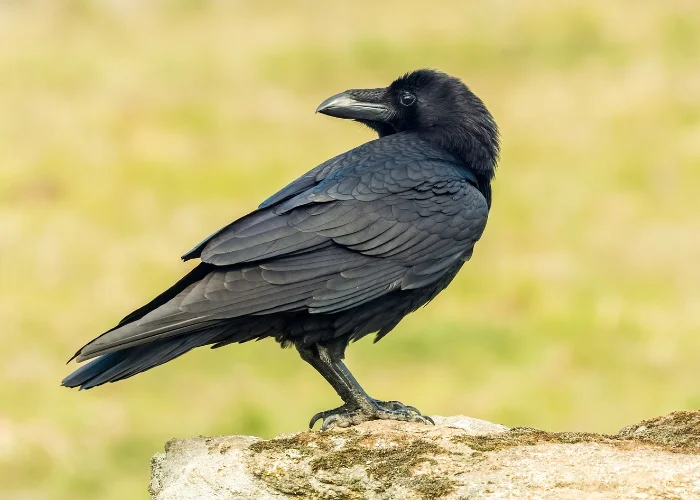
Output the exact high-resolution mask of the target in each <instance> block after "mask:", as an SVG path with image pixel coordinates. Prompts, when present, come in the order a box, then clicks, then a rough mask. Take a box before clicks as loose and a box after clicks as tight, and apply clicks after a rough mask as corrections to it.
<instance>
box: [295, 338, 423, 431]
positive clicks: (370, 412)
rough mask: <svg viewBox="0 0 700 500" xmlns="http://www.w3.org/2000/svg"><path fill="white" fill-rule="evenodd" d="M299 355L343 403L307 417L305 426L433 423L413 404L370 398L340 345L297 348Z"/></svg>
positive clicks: (324, 427)
mask: <svg viewBox="0 0 700 500" xmlns="http://www.w3.org/2000/svg"><path fill="white" fill-rule="evenodd" d="M297 350H298V351H299V354H300V355H301V358H302V359H303V360H304V361H306V362H307V363H309V364H310V365H311V366H313V367H314V368H315V369H316V371H318V372H319V373H320V374H321V375H322V376H323V378H325V379H326V380H327V381H328V383H329V384H331V386H332V387H333V389H335V391H336V392H337V393H338V396H340V398H341V399H342V400H343V402H344V403H345V404H343V405H342V406H339V407H338V408H334V409H332V410H327V411H322V412H320V413H317V414H316V415H314V416H313V417H312V418H311V422H310V423H309V427H313V426H314V424H315V423H316V422H317V421H318V420H322V421H323V424H322V426H321V429H322V430H325V429H328V428H330V427H333V426H338V427H349V426H351V425H357V424H359V423H362V422H366V421H368V420H378V419H385V420H403V421H410V422H423V423H426V424H427V423H431V424H432V423H434V422H433V420H432V419H431V418H430V417H424V416H422V415H421V414H420V412H419V411H418V410H417V409H416V408H414V407H413V406H406V405H404V404H403V403H400V402H398V401H379V400H376V399H374V398H371V397H370V396H369V395H367V393H366V392H365V390H364V389H363V388H362V386H361V385H360V384H359V382H358V381H357V380H356V379H355V377H354V376H353V375H352V373H350V370H348V368H347V367H346V366H345V363H343V361H342V359H341V358H342V348H341V349H337V348H336V349H333V348H329V347H327V346H321V345H316V346H315V347H312V348H305V347H297Z"/></svg>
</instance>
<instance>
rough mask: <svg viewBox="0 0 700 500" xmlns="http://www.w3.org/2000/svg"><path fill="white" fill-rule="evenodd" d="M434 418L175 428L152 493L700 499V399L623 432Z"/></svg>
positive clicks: (156, 460) (159, 459) (170, 499)
mask: <svg viewBox="0 0 700 500" xmlns="http://www.w3.org/2000/svg"><path fill="white" fill-rule="evenodd" d="M434 419H435V423H436V425H435V426H434V427H433V426H426V425H423V424H414V423H402V422H389V421H374V422H367V423H364V424H362V425H359V426H357V427H353V428H350V429H337V430H331V431H326V432H320V431H315V432H301V433H298V434H289V435H282V436H279V437H277V438H275V439H272V440H269V441H265V440H262V439H258V438H255V437H248V436H222V437H210V438H206V437H199V438H192V439H173V440H171V441H169V442H168V443H167V444H166V446H165V453H159V454H157V455H155V456H154V457H153V460H152V468H153V473H152V478H151V484H150V488H149V489H150V492H151V498H152V499H153V500H185V499H188V500H192V499H197V500H199V499H201V500H204V499H207V500H223V499H234V498H235V499H237V498H241V499H256V500H264V499H283V498H312V499H317V498H318V499H326V498H328V499H331V498H336V499H354V498H357V499H364V498H368V499H394V498H396V499H414V498H415V499H431V498H449V499H467V498H469V499H472V498H499V499H501V498H547V499H570V498H593V499H607V498H611V499H612V498H614V499H618V498H635V499H640V498H641V499H644V498H648V499H650V498H664V499H692V498H698V499H700V411H695V412H689V411H684V412H674V413H671V414H670V415H667V416H664V417H658V418H655V419H650V420H646V421H644V422H640V423H639V424H635V425H631V426H628V427H625V428H624V429H622V430H621V431H620V432H619V433H618V434H615V435H601V434H592V433H581V432H556V433H555V432H546V431H541V430H537V429H533V428H526V427H515V428H512V429H508V428H506V427H504V426H502V425H497V424H492V423H489V422H485V421H483V420H477V419H473V418H469V417H463V416H458V417H447V418H444V417H434Z"/></svg>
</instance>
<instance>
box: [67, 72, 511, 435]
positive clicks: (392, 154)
mask: <svg viewBox="0 0 700 500" xmlns="http://www.w3.org/2000/svg"><path fill="white" fill-rule="evenodd" d="M316 111H317V112H319V113H323V114H326V115H329V116H334V117H337V118H348V119H351V120H355V121H357V122H360V123H363V124H365V125H367V126H368V127H370V128H372V129H373V130H374V131H376V132H377V133H378V135H379V138H378V139H375V140H373V141H370V142H367V143H366V144H363V145H361V146H359V147H357V148H355V149H353V150H351V151H348V152H346V153H343V154H341V155H340V156H336V157H335V158H332V159H330V160H328V161H326V162H325V163H322V164H321V165H319V166H317V167H316V168H314V169H313V170H311V171H310V172H308V173H306V174H304V175H302V176H301V177H299V178H298V179H297V180H295V181H294V182H292V183H291V184H289V185H288V186H286V187H284V188H283V189H282V190H280V191H279V192H277V193H276V194H274V195H273V196H272V197H270V198H268V199H267V200H265V201H264V202H263V203H262V204H261V205H260V207H259V208H258V209H257V210H255V211H253V212H251V213H250V214H248V215H246V216H244V217H242V218H240V219H238V220H237V221H235V222H232V223H231V224H229V225H228V226H226V227H224V228H222V229H220V230H219V231H217V232H216V233H214V234H212V235H211V236H209V237H208V238H207V239H205V240H204V241H203V242H201V243H200V244H199V245H197V246H196V247H195V248H193V249H192V250H190V251H189V252H188V253H186V254H185V255H184V256H183V259H184V260H189V259H194V258H199V259H200V260H201V263H200V264H199V265H198V266H197V267H196V268H194V269H193V270H192V271H191V272H190V273H189V274H187V275H186V276H185V277H184V278H182V279H181V280H180V281H178V282H177V283H176V284H175V285H173V286H172V287H171V288H169V289H168V290H166V291H165V292H163V293H162V294H160V295H159V296H158V297H156V298H155V299H153V300H152V301H151V302H149V303H148V304H146V305H145V306H143V307H141V308H140V309H137V310H136V311H134V312H132V313H131V314H129V315H128V316H126V317H125V318H124V319H123V320H122V321H121V322H120V323H119V324H118V325H117V326H116V327H114V328H112V329H111V330H109V331H107V332H106V333H104V334H102V335H101V336H99V337H97V338H96V339H94V340H93V341H91V342H90V343H88V344H87V345H86V346H85V347H83V348H82V349H80V350H79V351H78V352H77V353H76V354H75V356H74V357H73V358H72V359H75V358H77V360H78V361H84V360H87V359H91V358H96V359H94V360H93V361H92V362H90V363H89V364H87V365H85V366H83V367H81V368H79V369H77V370H76V371H74V372H73V373H71V374H70V375H69V376H68V377H66V378H65V379H64V380H63V385H64V386H68V387H80V388H81V389H90V388H92V387H95V386H98V385H101V384H104V383H106V382H116V381H117V380H122V379H125V378H128V377H131V376H132V375H136V374H137V373H140V372H143V371H146V370H148V369H150V368H153V367H154V366H157V365H160V364H163V363H166V362H168V361H170V360H172V359H174V358H176V357H178V356H180V355H182V354H184V353H186V352H187V351H189V350H190V349H193V348H195V347H200V346H204V345H212V347H214V348H216V347H221V346H224V345H228V344H232V343H240V342H247V341H249V340H258V339H262V338H266V337H272V338H274V339H275V340H276V341H277V342H279V343H280V344H281V345H282V346H283V347H284V346H294V347H295V348H296V349H297V351H298V352H299V354H300V355H301V358H302V359H303V360H304V361H306V362H307V363H309V364H310V365H311V366H313V367H314V368H315V369H316V370H317V371H318V372H319V373H320V374H321V375H322V376H323V377H324V378H325V379H326V380H327V381H328V383H329V384H331V386H333V389H335V391H336V392H337V393H338V395H339V396H340V397H341V399H342V400H343V402H344V404H343V405H342V406H340V407H339V408H335V409H333V410H328V411H323V412H320V413H318V414H316V415H315V416H314V417H313V418H312V419H311V423H310V426H311V427H313V425H314V423H315V422H316V421H318V420H319V419H322V421H323V422H322V428H324V429H326V428H328V427H330V426H333V425H337V426H343V427H345V426H350V425H355V424H358V423H360V422H363V421H366V420H373V419H393V420H408V421H420V422H432V421H431V420H430V418H429V417H424V416H422V415H421V414H420V412H419V411H418V410H416V409H415V408H414V407H412V406H406V405H404V404H402V403H400V402H398V401H379V400H376V399H373V398H371V397H370V396H368V395H367V393H366V392H365V391H364V390H363V389H362V387H361V386H360V385H359V384H358V382H357V380H355V378H354V377H353V376H352V374H351V373H350V371H349V370H348V369H347V367H346V366H345V364H344V363H343V358H344V354H345V348H346V347H347V345H348V343H349V342H350V341H351V340H352V341H355V340H358V339H360V338H362V337H364V336H365V335H368V334H370V333H375V332H376V333H377V335H376V339H375V341H377V340H379V339H381V338H382V337H384V336H385V335H386V334H387V333H389V332H390V331H391V330H392V329H393V328H394V327H395V326H396V325H397V324H398V323H399V322H400V321H401V319H402V318H403V317H404V316H406V315H407V314H408V313H410V312H412V311H415V310H416V309H417V308H418V307H420V306H422V305H424V304H426V303H427V302H429V301H430V300H431V299H433V298H434V297H435V296H436V295H437V294H438V293H440V292H441V291H442V290H443V289H444V288H445V287H446V286H447V285H448V284H449V283H450V282H451V281H452V279H453V278H454V277H455V275H456V274H457V272H458V271H459V269H460V268H461V267H462V265H463V264H464V262H465V261H467V260H469V258H470V257H471V255H472V251H473V249H474V245H475V243H476V242H477V241H478V240H479V238H480V237H481V234H482V232H483V231H484V227H485V226H486V219H487V217H488V214H489V208H490V206H491V180H492V178H493V176H494V172H495V168H496V163H497V160H498V153H499V142H498V129H497V127H496V123H495V122H494V120H493V118H492V116H491V114H490V113H489V112H488V110H487V109H486V107H485V106H484V104H483V102H482V101H481V100H480V99H479V98H478V97H477V96H476V95H474V94H473V93H472V92H471V91H470V90H469V89H468V88H467V86H466V85H464V84H463V83H462V82H461V81H460V80H459V79H457V78H454V77H451V76H449V75H446V74H444V73H440V72H438V71H433V70H426V69H423V70H418V71H414V72H412V73H409V74H406V75H405V76H402V77H401V78H399V79H397V80H396V81H394V82H393V83H392V84H391V85H390V86H389V87H387V88H378V89H366V90H348V91H346V92H343V93H340V94H337V95H334V96H333V97H330V98H328V99H326V100H325V101H323V102H322V103H321V105H320V106H319V107H318V109H317V110H316Z"/></svg>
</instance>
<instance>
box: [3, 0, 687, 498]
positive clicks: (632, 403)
mask: <svg viewBox="0 0 700 500" xmlns="http://www.w3.org/2000/svg"><path fill="white" fill-rule="evenodd" d="M424 66H430V67H437V68H440V69H442V70H444V71H447V72H449V73H452V74H454V75H458V76H460V77H462V78H464V79H465V81H466V82H467V83H468V84H469V85H470V86H471V87H472V88H473V89H474V90H475V91H476V92H477V93H478V94H479V95H480V96H481V97H482V98H483V99H484V100H485V101H486V103H487V105H488V106H489V108H490V109H491V110H492V112H493V113H494V115H495V116H496V119H497V121H498V122H499V124H500V126H501V129H502V135H503V155H502V161H501V169H500V171H499V175H498V178H497V182H496V183H495V186H494V187H495V203H494V209H493V212H492V216H491V219H490V221H489V227H488V228H487V231H486V234H485V236H484V239H483V240H482V242H481V243H479V245H478V247H477V250H476V252H475V257H474V258H473V259H472V261H471V262H470V263H469V265H467V266H466V267H465V269H464V270H463V271H462V273H461V274H460V276H459V277H458V279H457V280H456V282H455V283H454V284H453V285H452V286H451V287H450V288H449V289H448V291H446V292H445V293H443V294H442V295H441V296H440V297H439V298H438V299H437V300H435V301H434V302H433V303H431V304H430V305H429V307H427V308H426V309H424V310H421V311H420V312H418V313H416V314H414V315H413V316H410V317H409V318H407V319H406V320H405V321H404V322H403V323H402V324H401V326H400V327H399V328H398V329H397V330H396V331H395V332H393V333H392V334H391V335H390V336H389V337H388V338H387V339H386V340H384V341H382V342H380V343H379V344H377V345H373V344H372V343H371V342H370V341H363V342H360V343H359V344H357V345H355V346H353V348H352V349H350V351H349V364H350V366H351V368H352V369H353V370H354V371H355V373H356V374H357V376H358V378H359V379H360V380H361V381H363V382H364V385H365V386H366V387H367V389H368V391H369V392H370V393H371V394H373V395H376V396H377V397H390V398H397V399H401V400H404V401H406V402H408V403H410V404H415V405H416V406H418V407H420V408H422V409H424V410H427V411H429V412H431V413H438V414H455V413H464V414H468V415H472V416H476V417H479V418H484V419H488V420H492V421H496V422H501V423H504V424H506V425H532V426H538V427H544V428H548V429H553V430H557V429H565V428H566V429H583V430H590V431H608V432H612V431H615V430H617V429H618V428H619V427H621V426H623V425H625V424H628V423H631V422H634V421H637V420H640V419H642V418H645V417H651V416H653V415H658V414H662V413H665V412H668V411H671V410H677V409H684V408H698V407H699V406H700V388H699V387H700V386H699V385H698V380H700V363H698V359H699V358H700V337H699V336H698V334H699V332H700V307H698V304H700V287H698V282H699V281H700V265H699V264H698V258H700V210H698V209H699V208H700V201H699V200H698V193H699V192H700V140H699V137H700V69H699V68H700V4H698V3H697V2H692V1H681V0H674V1H668V2H632V1H631V0H627V1H619V2H603V1H602V0H601V1H573V0H567V1H563V2H557V3H553V2H547V1H545V0H533V1H529V2H521V1H518V2H508V3H506V2H497V1H494V2H459V1H443V2H440V3H436V4H433V5H431V6H430V7H427V6H426V4H425V3H423V2H420V3H419V2H410V1H406V0H404V1H401V2H398V1H387V2H368V1H364V0H362V1H356V2H353V3H352V4H347V3H342V2H327V3H323V4H318V3H315V2H310V1H307V2H281V1H280V2H268V1H261V2H252V1H238V2H215V1H212V2H204V1H192V0H190V1H181V2H167V1H161V2H153V3H150V4H148V5H142V3H140V2H136V1H135V0H130V1H122V2H117V1H115V0H113V1H109V2H107V1H105V2H89V1H75V2H74V1H58V2H48V1H45V2H3V3H2V4H0V109H2V114H3V118H2V120H0V227H1V230H0V266H1V267H0V324H2V334H0V374H1V375H2V382H0V497H6V498H12V499H39V498H42V499H43V498H57V499H75V498H102V499H123V498H147V493H146V485H147V480H148V474H149V471H148V460H149V457H150V456H151V455H152V454H153V453H154V452H156V451H159V450H160V449H161V448H162V445H163V443H164V442H165V440H166V439H168V438H170V437H173V436H188V435H198V434H205V435H208V434H230V433H245V434H250V433H252V434H257V435H260V436H264V437H270V436H273V435H275V434H278V433H280V432H288V431H295V430H299V429H302V428H303V427H304V425H305V423H306V422H307V419H308V418H309V417H310V416H311V414H313V413H314V412H316V411H317V410H319V409H324V408H327V407H330V406H333V405H335V404H337V400H336V399H337V398H336V396H335V395H334V394H333V393H332V391H331V390H330V389H329V388H328V387H327V385H326V384H325V383H324V382H323V381H322V380H321V378H320V377H318V376H317V375H316V374H315V373H313V372H312V371H311V369H309V368H308V367H306V366H305V365H304V364H303V363H302V362H301V361H300V360H299V359H298V358H297V356H296V354H295V353H293V352H289V351H282V350H281V349H279V348H278V347H277V346H276V345H275V344H274V342H272V341H266V342H261V343H255V344H250V345H244V346H235V347H231V348H227V349H222V350H219V351H214V352H212V351H208V350H205V349H202V350H200V351H197V352H194V353H191V354H189V355H188V356H186V357H184V358H181V359H179V360H177V361H175V362H173V363H171V364H168V365H167V366H164V367H161V368H158V369H156V370H154V371H151V372H149V373H147V374H144V375H141V376H139V377H138V378H136V379H132V380H129V381H127V382H123V383H120V384H114V385H110V386H107V387H103V388H100V389H97V390H95V391H89V392H84V393H77V392H70V391H67V390H64V389H60V388H59V387H58V383H59V381H60V379H61V378H62V377H63V376H64V375H65V374H67V373H68V372H69V370H70V369H71V367H66V366H65V365H64V362H65V360H66V359H67V358H68V357H69V356H70V354H72V353H73V352H74V351H75V349H76V348H77V347H79V346H80V345H82V344H83V343H84V342H86V341H88V340H90V339H91V338H92V337H94V336H95V335H96V334H98V333H100V332H102V331H103V330H105V329H106V328H107V327H109V326H111V325H112V324H113V323H114V322H115V321H116V320H118V319H119V318H121V317H122V316H123V315H124V314H125V313H127V312H129V311H130V310H132V309H133V308H135V307H137V306H140V305H141V304H142V303H143V302H144V301H145V300H147V299H150V298H151V297H152V296H153V295H154V294H156V293H158V292H159V291H160V290H162V289H163V288H164V287H166V286H168V285H170V284H171V283H172V282H173V281H174V280H175V279H177V278H179V277H180V276H181V275H182V274H183V273H184V272H185V271H186V270H187V269H189V266H188V265H185V264H182V263H180V262H179V260H178V256H179V255H180V254H182V253H183V252H184V251H186V250H187V249H189V248H190V246H192V245H193V244H195V243H196V242H198V241H199V240H200V239H201V238H203V237H204V236H206V235H207V234H209V233H210V232H211V231H213V230H215V229H217V228H218V227H220V226H221V225H223V224H225V223H227V222H229V221H230V220H232V219H233V218H235V217H238V216H240V215H242V214H244V213H246V212H247V211H249V210H250V209H252V208H253V207H255V206H256V204H257V203H258V202H259V201H260V200H262V199H264V198H265V197H267V196H268V195H269V194H271V193H272V192H274V191H276V190H277V189H278V188H279V187H281V186H282V185H284V184H285V183H287V182H288V181H290V180H291V179H293V178H295V177H296V176H298V175H300V174H301V173H303V172H305V171H306V170H308V169H310V168H311V167H313V166H315V165H316V164H318V163H320V162H321V161H323V160H324V159H326V158H328V157H330V156H332V155H335V154H338V153H340V152H342V151H344V150H347V149H349V148H352V147H353V146H355V145H357V144H359V143H361V142H363V141H366V140H368V139H369V138H370V134H369V133H368V131H366V130H364V129H362V128H361V127H358V126H354V125H353V124H350V123H347V122H342V121H338V120H331V119H328V118H326V117H321V116H314V114H313V110H314V109H315V106H316V105H317V104H318V102H320V101H321V100H322V99H324V98H325V97H327V96H328V95H331V94H332V93H335V92H338V91H340V90H344V89H346V88H349V87H362V86H370V87H371V86H381V85H385V84H387V83H388V82H390V81H391V80H392V79H393V78H395V77H396V76H398V75H399V74H401V73H403V72H405V71H408V70H411V69H415V68H418V67H424Z"/></svg>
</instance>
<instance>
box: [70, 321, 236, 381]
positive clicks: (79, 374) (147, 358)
mask: <svg viewBox="0 0 700 500" xmlns="http://www.w3.org/2000/svg"><path fill="white" fill-rule="evenodd" d="M224 329H225V326H221V327H215V328H209V329H207V330H205V331H203V332H198V333H194V334H193V333H190V334H188V335H181V336H177V337H170V338H166V339H163V340H157V341H154V342H151V343H148V344H142V345H137V346H134V347H129V348H126V349H123V350H121V351H115V352H111V353H109V354H105V355H103V356H100V357H99V358H97V359H94V360H92V361H90V362H89V363H87V364H86V365H84V366H81V367H80V368H78V369H77V370H75V371H74V372H73V373H71V374H70V375H68V376H67V377H66V378H64V379H63V381H62V382H61V385H62V386H64V387H80V390H83V389H91V388H93V387H97V386H98V385H102V384H106V383H107V382H116V381H118V380H123V379H125V378H129V377H132V376H134V375H136V374H137V373H141V372H145V371H146V370H150V369H151V368H154V367H156V366H158V365H162V364H163V363H167V362H168V361H171V360H173V359H175V358H177V357H178V356H182V355H183V354H185V353H186V352H188V351H190V350H192V349H194V348H195V347H200V346H203V345H207V344H211V343H212V342H213V341H214V339H215V338H216V337H217V335H219V334H220V333H221V332H222V331H223V330H224Z"/></svg>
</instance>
